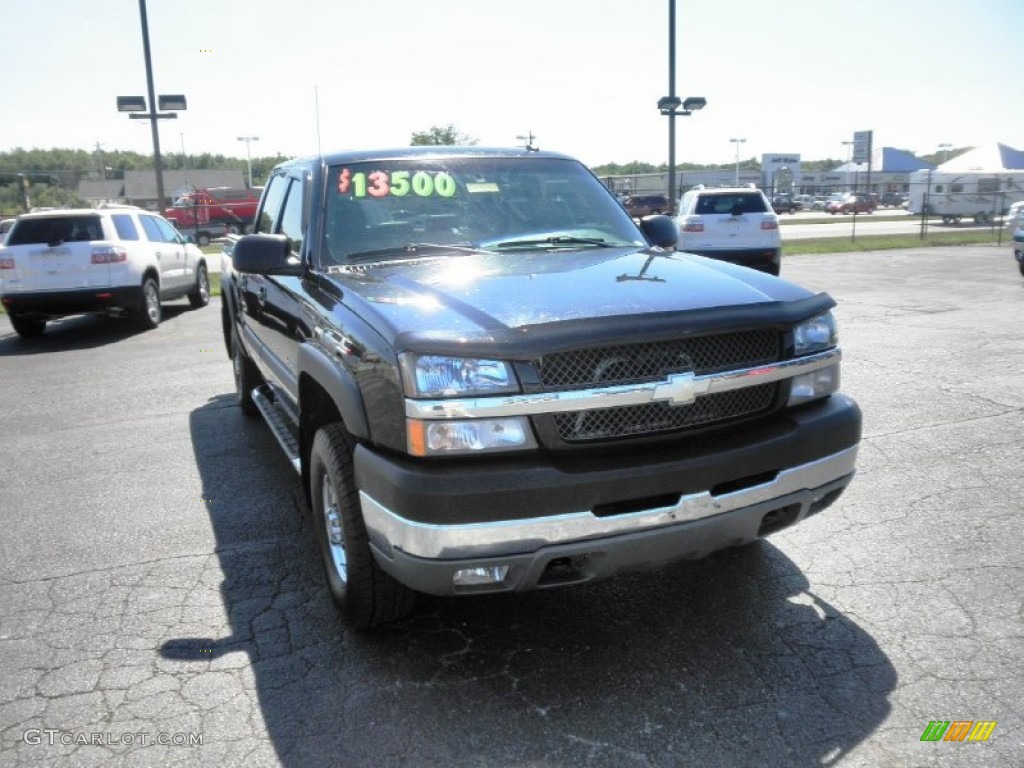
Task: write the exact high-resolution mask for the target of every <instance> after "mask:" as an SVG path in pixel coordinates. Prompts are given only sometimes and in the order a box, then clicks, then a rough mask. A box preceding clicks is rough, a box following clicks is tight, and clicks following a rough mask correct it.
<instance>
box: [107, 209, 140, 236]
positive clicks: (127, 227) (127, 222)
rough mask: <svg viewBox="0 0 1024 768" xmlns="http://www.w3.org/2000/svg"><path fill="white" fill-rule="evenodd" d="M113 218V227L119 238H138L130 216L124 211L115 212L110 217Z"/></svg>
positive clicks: (137, 232) (136, 229)
mask: <svg viewBox="0 0 1024 768" xmlns="http://www.w3.org/2000/svg"><path fill="white" fill-rule="evenodd" d="M110 218H111V219H113V220H114V229H116V230H117V236H118V237H119V238H120V239H121V240H138V239H139V230H138V228H137V227H136V226H135V222H134V221H132V217H131V216H129V215H128V214H126V213H116V214H114V215H113V216H111V217H110Z"/></svg>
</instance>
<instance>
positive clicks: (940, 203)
mask: <svg viewBox="0 0 1024 768" xmlns="http://www.w3.org/2000/svg"><path fill="white" fill-rule="evenodd" d="M908 198H909V199H908V201H907V210H908V211H910V213H917V214H920V213H922V212H923V213H927V214H929V215H931V216H941V217H942V221H943V222H944V223H946V224H952V223H955V222H959V221H960V219H962V218H971V219H973V220H974V222H975V223H976V224H986V223H988V222H991V221H992V220H993V219H994V218H995V217H997V216H1002V215H1004V214H1005V213H1006V209H1007V208H1009V207H1010V205H1011V204H1012V203H1016V202H1017V201H1019V200H1024V171H1017V170H1005V169H1001V170H995V171H960V172H955V173H954V172H948V171H947V172H942V171H928V170H924V171H914V172H913V173H911V174H910V189H909V190H908Z"/></svg>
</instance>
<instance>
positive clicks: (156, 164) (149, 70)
mask: <svg viewBox="0 0 1024 768" xmlns="http://www.w3.org/2000/svg"><path fill="white" fill-rule="evenodd" d="M139 20H140V21H141V22H142V53H143V56H144V58H145V61H146V88H147V92H148V93H149V102H148V106H149V108H150V109H149V111H147V110H146V106H147V102H146V97H145V96H118V97H117V111H118V112H131V113H132V114H130V115H128V117H129V118H134V119H137V120H149V124H150V131H151V133H152V134H153V168H154V170H155V171H156V197H157V210H159V211H163V208H164V206H165V205H166V204H167V201H166V200H164V166H163V160H162V158H161V157H160V131H159V130H158V129H157V120H168V119H171V118H176V117H177V116H178V114H177V112H172V111H170V110H184V109H187V108H188V106H187V103H186V100H185V96H184V95H182V94H174V95H170V96H166V95H164V94H161V95H160V98H159V100H158V99H157V96H156V89H155V88H154V86H153V58H152V56H151V55H150V50H149V18H148V17H147V15H146V0H139ZM157 109H160V110H163V111H162V112H157Z"/></svg>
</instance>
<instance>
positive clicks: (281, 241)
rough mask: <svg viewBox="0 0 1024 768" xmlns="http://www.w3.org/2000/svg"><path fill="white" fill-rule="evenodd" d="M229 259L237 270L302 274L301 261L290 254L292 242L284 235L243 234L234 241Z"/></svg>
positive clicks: (271, 273)
mask: <svg viewBox="0 0 1024 768" xmlns="http://www.w3.org/2000/svg"><path fill="white" fill-rule="evenodd" d="M231 261H232V263H233V264H234V267H235V269H237V270H238V271H239V272H251V273H253V274H257V275H296V276H298V275H301V274H302V262H300V261H299V260H298V259H296V258H295V257H294V256H292V244H291V241H290V240H289V239H288V237H287V236H286V235H245V236H244V237H241V238H239V240H238V242H237V243H235V246H234V249H233V250H232V252H231Z"/></svg>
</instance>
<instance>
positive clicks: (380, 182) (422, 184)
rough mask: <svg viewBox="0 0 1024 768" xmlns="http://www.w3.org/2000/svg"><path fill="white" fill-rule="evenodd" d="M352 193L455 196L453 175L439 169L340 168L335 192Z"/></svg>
mask: <svg viewBox="0 0 1024 768" xmlns="http://www.w3.org/2000/svg"><path fill="white" fill-rule="evenodd" d="M350 190H351V192H352V196H353V197H387V196H388V195H393V196H395V197H405V196H406V195H408V194H410V193H412V194H414V195H416V196H418V197H455V179H453V178H452V176H451V174H450V173H445V172H444V171H438V172H437V173H428V172H427V171H415V172H413V171H374V172H373V173H363V172H362V171H357V172H355V173H352V171H351V170H350V169H349V168H342V169H341V172H340V173H339V174H338V192H339V193H341V194H343V195H347V194H348V193H349V191H350Z"/></svg>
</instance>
